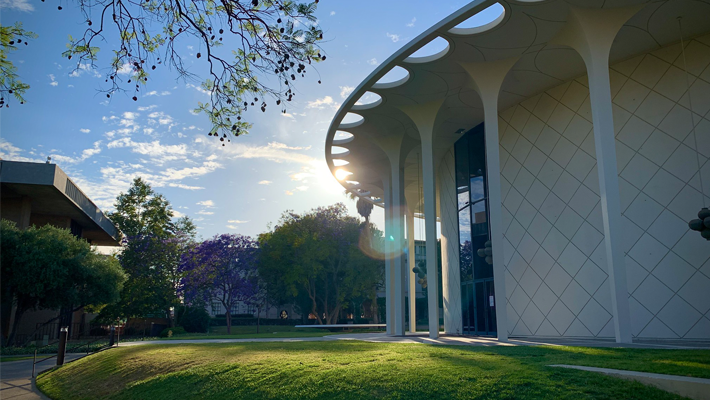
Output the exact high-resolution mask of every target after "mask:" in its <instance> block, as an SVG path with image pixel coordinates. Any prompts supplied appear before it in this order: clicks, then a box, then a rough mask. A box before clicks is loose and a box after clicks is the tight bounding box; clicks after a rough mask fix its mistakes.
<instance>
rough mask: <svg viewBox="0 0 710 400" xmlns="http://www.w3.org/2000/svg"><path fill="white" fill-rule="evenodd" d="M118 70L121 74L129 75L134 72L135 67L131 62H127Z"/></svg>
mask: <svg viewBox="0 0 710 400" xmlns="http://www.w3.org/2000/svg"><path fill="white" fill-rule="evenodd" d="M117 72H118V74H119V75H128V74H130V73H132V72H133V67H132V66H131V63H129V62H126V63H124V64H123V65H121V68H119V69H118V71H117Z"/></svg>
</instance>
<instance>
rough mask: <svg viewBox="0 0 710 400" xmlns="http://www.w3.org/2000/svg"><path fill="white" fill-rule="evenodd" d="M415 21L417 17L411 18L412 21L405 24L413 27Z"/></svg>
mask: <svg viewBox="0 0 710 400" xmlns="http://www.w3.org/2000/svg"><path fill="white" fill-rule="evenodd" d="M415 22H417V18H416V17H414V18H412V21H411V22H410V23H408V24H407V27H409V28H413V27H414V23H415Z"/></svg>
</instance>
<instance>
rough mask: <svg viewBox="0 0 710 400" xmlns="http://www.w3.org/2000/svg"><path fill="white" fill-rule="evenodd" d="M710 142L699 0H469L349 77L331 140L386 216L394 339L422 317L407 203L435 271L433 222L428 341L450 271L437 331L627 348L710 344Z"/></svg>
mask: <svg viewBox="0 0 710 400" xmlns="http://www.w3.org/2000/svg"><path fill="white" fill-rule="evenodd" d="M484 10H485V13H487V15H491V13H494V14H495V13H497V14H495V15H494V16H493V17H491V18H489V21H490V22H488V23H486V24H484V25H482V26H470V25H467V20H469V18H471V17H474V18H476V17H475V16H476V15H477V14H479V13H481V12H484ZM479 16H480V15H479ZM437 41H438V42H441V43H443V44H444V45H443V46H442V48H441V50H440V51H437V52H435V53H434V54H428V55H421V56H420V54H417V53H418V50H420V49H422V48H423V47H424V46H426V45H427V44H429V43H432V45H433V44H434V43H436V42H437ZM427 47H429V46H427ZM394 69H399V70H401V71H403V72H404V74H403V77H401V78H400V79H398V80H395V81H393V82H383V81H382V78H383V77H384V76H385V75H386V74H388V73H389V72H390V71H392V70H394ZM372 97H375V98H377V100H376V101H374V102H370V103H367V104H362V103H361V102H360V100H361V99H362V100H363V101H364V100H365V99H366V98H372ZM343 121H346V122H343ZM708 143H710V3H708V2H705V1H690V0H677V1H657V2H647V1H638V0H624V1H621V0H615V1H611V0H609V1H573V0H568V1H562V0H550V1H527V0H526V1H523V0H520V1H499V2H495V1H492V0H477V1H473V2H471V3H470V4H468V5H466V6H465V7H463V8H461V9H460V10H458V11H456V12H454V13H452V14H451V15H449V16H448V17H446V18H444V19H443V20H441V21H440V22H439V23H437V24H435V25H434V26H432V27H431V28H429V29H427V30H426V31H425V32H424V33H422V34H421V35H419V36H418V37H416V38H415V39H414V40H412V41H411V42H410V43H408V44H407V45H405V46H404V47H402V48H401V49H400V50H399V51H397V52H396V53H394V54H393V55H392V56H391V57H390V58H388V59H387V60H386V61H385V62H384V63H383V64H382V65H380V66H379V67H377V68H376V69H375V71H373V72H372V73H371V74H370V75H369V76H368V77H367V78H366V79H365V80H364V81H363V82H362V83H361V84H360V85H358V87H357V88H356V89H355V90H354V91H353V92H352V94H351V95H350V96H349V97H348V99H347V100H346V101H345V102H344V103H343V105H342V106H341V108H340V109H339V110H338V112H337V113H336V115H335V118H334V119H333V121H332V123H331V125H330V128H329V130H328V133H327V137H326V149H325V153H326V161H327V163H328V166H329V168H330V169H331V171H332V173H333V174H334V175H335V176H336V178H338V179H339V180H340V181H341V182H342V184H343V186H344V187H345V188H347V189H349V190H352V191H353V192H355V193H357V194H359V195H360V196H361V197H365V198H367V199H368V200H369V201H372V202H373V203H374V204H376V205H380V206H383V207H384V209H385V231H386V237H388V238H392V240H390V241H388V242H387V245H388V246H389V248H388V249H387V251H386V252H387V254H388V257H387V262H386V278H385V279H386V287H387V288H386V291H387V293H388V296H387V299H388V300H387V311H388V312H387V332H388V333H389V334H392V335H403V334H405V332H406V331H407V330H413V329H415V328H414V327H413V326H412V325H410V326H405V319H404V315H405V312H404V308H405V307H406V303H405V301H404V297H405V292H406V291H409V290H414V287H413V286H409V287H407V286H408V285H407V283H406V282H407V280H406V279H405V276H406V274H412V272H411V269H412V265H411V264H410V265H404V261H403V257H402V254H404V251H403V249H404V248H405V247H408V246H409V247H410V248H411V246H413V240H411V239H410V238H412V237H413V221H414V217H415V214H416V215H417V216H422V217H424V218H425V227H426V229H425V231H426V238H427V239H429V240H427V242H426V245H427V252H426V257H427V263H428V264H429V265H435V264H436V259H437V244H436V240H432V238H436V237H437V226H436V224H437V218H438V220H439V221H440V223H441V253H442V254H441V258H442V276H441V277H439V276H436V275H437V273H436V269H432V268H429V269H428V277H427V278H428V281H429V290H428V296H429V307H428V312H429V335H430V336H431V337H432V338H436V337H438V335H439V323H438V321H439V315H438V314H439V307H438V304H437V303H438V302H437V297H438V293H437V288H438V285H437V284H436V283H437V281H438V280H439V279H441V280H442V288H443V289H442V290H443V296H442V298H443V304H442V310H443V321H444V331H445V333H447V334H469V335H491V336H497V337H498V338H499V339H500V340H507V338H508V337H509V336H518V337H560V336H562V337H585V338H614V339H615V340H616V341H617V342H622V343H629V342H631V341H632V340H633V339H634V338H654V339H658V338H660V339H710V296H709V295H708V293H710V261H709V259H710V243H708V242H707V241H706V240H705V239H704V238H703V237H702V236H701V234H700V233H699V232H696V231H692V230H690V229H689V227H688V222H689V221H691V220H692V219H695V218H697V214H698V211H699V210H701V208H703V207H707V205H708V204H710V164H707V161H708V158H710V146H708ZM701 225H702V224H701ZM708 226H710V224H709V225H708ZM708 233H710V232H708ZM489 245H490V246H489ZM479 250H480V252H479ZM410 253H412V251H411V250H410ZM479 254H480V255H479ZM407 271H410V272H407ZM409 281H410V282H412V281H414V279H409ZM410 307H412V305H411V304H410ZM410 315H415V313H414V312H412V310H411V309H410Z"/></svg>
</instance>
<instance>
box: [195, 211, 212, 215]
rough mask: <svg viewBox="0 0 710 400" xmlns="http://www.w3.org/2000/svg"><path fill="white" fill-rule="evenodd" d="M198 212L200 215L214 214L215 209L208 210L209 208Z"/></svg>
mask: <svg viewBox="0 0 710 400" xmlns="http://www.w3.org/2000/svg"><path fill="white" fill-rule="evenodd" d="M197 213H198V214H200V215H213V214H214V212H213V211H207V210H200V211H198V212H197Z"/></svg>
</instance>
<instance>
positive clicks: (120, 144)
mask: <svg viewBox="0 0 710 400" xmlns="http://www.w3.org/2000/svg"><path fill="white" fill-rule="evenodd" d="M107 146H108V148H109V149H115V148H124V147H126V148H130V149H131V151H132V152H133V153H138V154H142V155H145V156H148V157H150V159H151V161H152V162H153V163H154V164H156V165H163V164H165V163H166V162H168V161H177V160H185V159H186V158H187V155H188V153H187V145H186V144H184V143H183V144H174V145H164V144H161V143H160V141H159V140H154V141H152V142H136V141H134V140H133V139H131V138H130V137H123V138H121V139H116V140H113V141H111V142H109V143H108V145H107Z"/></svg>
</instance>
